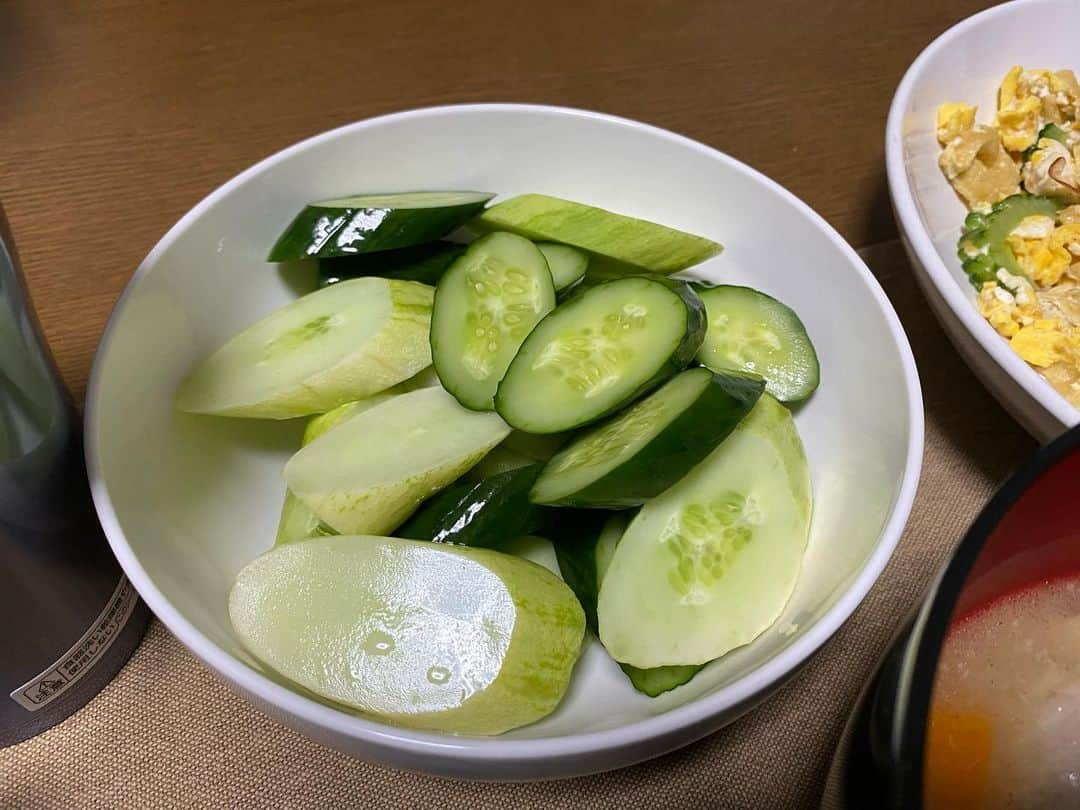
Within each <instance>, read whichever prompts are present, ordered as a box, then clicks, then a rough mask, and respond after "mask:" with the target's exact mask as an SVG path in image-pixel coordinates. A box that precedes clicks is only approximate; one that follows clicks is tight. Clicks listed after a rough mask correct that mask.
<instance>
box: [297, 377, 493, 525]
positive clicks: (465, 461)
mask: <svg viewBox="0 0 1080 810" xmlns="http://www.w3.org/2000/svg"><path fill="white" fill-rule="evenodd" d="M509 432H510V428H508V427H507V426H506V424H505V423H504V422H503V421H502V420H501V419H500V418H499V417H498V416H497V415H496V414H493V413H479V412H476V411H470V410H467V409H465V408H463V407H461V405H459V404H458V403H457V401H456V400H455V399H454V398H453V397H452V396H450V395H449V394H448V393H446V392H445V391H444V390H443V389H441V388H422V389H420V390H419V391H412V392H410V393H408V394H402V395H401V396H398V397H394V398H393V399H392V400H390V401H388V402H384V403H382V404H381V405H376V406H375V407H374V408H371V409H370V410H367V411H364V412H363V413H361V414H358V415H356V416H353V417H352V418H350V419H347V420H346V421H345V422H343V423H341V424H340V425H338V426H337V427H336V428H334V429H333V430H331V431H330V432H329V433H327V434H325V435H324V436H321V437H319V438H318V439H316V440H315V441H313V442H312V443H311V444H309V445H307V446H306V447H304V448H302V449H301V450H300V451H299V452H298V453H297V454H296V455H295V456H293V457H292V459H290V460H289V463H288V464H286V465H285V472H284V476H285V483H286V485H287V486H288V487H289V490H290V491H291V492H292V493H293V494H294V495H296V497H297V498H299V499H300V500H301V501H302V502H303V503H304V504H306V505H307V507H308V508H309V509H311V511H312V512H314V513H315V514H316V515H317V516H318V517H319V519H320V520H322V521H323V522H324V523H326V524H327V525H328V526H330V527H331V528H333V529H334V530H336V531H338V532H341V533H343V534H346V533H357V534H368V533H370V534H383V533H386V532H389V531H391V530H392V529H394V528H395V527H397V526H398V525H399V524H400V523H401V522H402V521H403V520H405V519H406V518H407V517H408V516H409V515H411V514H412V513H413V511H415V509H416V507H417V506H419V505H420V504H421V503H422V502H423V501H425V500H427V499H428V498H429V497H431V496H432V495H434V494H435V493H436V492H438V491H439V490H440V489H442V488H443V487H445V486H446V485H447V484H449V483H451V482H452V481H454V480H456V479H457V478H458V477H459V476H460V475H461V474H462V473H464V472H465V471H466V470H468V469H469V468H470V467H472V466H473V465H474V464H475V463H476V462H477V461H479V460H480V459H481V458H483V456H484V454H485V453H487V452H488V450H490V449H491V448H492V447H494V446H495V445H497V444H498V443H499V442H501V441H502V440H503V439H504V438H506V434H507V433H509Z"/></svg>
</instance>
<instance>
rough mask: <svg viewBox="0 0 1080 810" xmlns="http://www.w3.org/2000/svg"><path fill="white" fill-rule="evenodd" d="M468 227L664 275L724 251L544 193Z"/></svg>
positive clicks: (491, 211)
mask: <svg viewBox="0 0 1080 810" xmlns="http://www.w3.org/2000/svg"><path fill="white" fill-rule="evenodd" d="M470 227H471V228H474V229H476V230H480V231H512V232H513V233H519V234H521V235H522V236H525V237H528V238H529V239H536V240H541V241H548V242H559V243H561V244H564V245H572V246H573V247H578V248H581V249H582V250H587V251H589V252H590V253H596V254H599V255H600V256H607V257H610V258H612V259H615V260H616V261H620V262H625V263H626V264H632V265H634V266H635V267H641V268H643V269H645V270H652V271H654V272H656V273H663V274H665V275H667V274H669V273H674V272H677V271H679V270H685V269H686V268H687V267H691V266H692V265H695V264H698V263H699V262H703V261H705V260H706V259H708V258H710V257H712V256H715V255H716V254H718V253H719V252H720V251H721V250H723V247H722V246H721V245H718V244H717V243H716V242H713V241H711V240H709V239H706V238H705V237H703V236H695V235H694V234H692V233H686V232H684V231H677V230H675V229H674V228H668V227H666V226H664V225H657V224H656V223H655V222H648V221H646V220H644V219H635V218H633V217H627V216H623V215H622V214H615V213H612V212H611V211H605V210H604V209H603V208H596V207H594V206H591V205H583V204H582V203H577V202H571V201H570V200H561V199H559V198H558V197H547V196H545V195H543V194H525V195H523V196H521V197H513V198H512V199H509V200H506V201H505V202H501V203H499V204H497V205H493V206H491V208H488V209H487V210H486V211H484V213H483V214H481V215H480V216H479V217H477V218H476V219H474V220H473V221H472V223H470Z"/></svg>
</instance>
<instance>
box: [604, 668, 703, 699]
mask: <svg viewBox="0 0 1080 810" xmlns="http://www.w3.org/2000/svg"><path fill="white" fill-rule="evenodd" d="M619 666H620V667H621V668H622V671H623V672H625V673H626V677H627V678H629V679H630V683H632V684H633V685H634V688H635V689H637V690H638V691H639V692H644V693H645V694H646V695H648V696H649V697H658V696H660V695H662V694H664V692H670V691H671V690H672V689H674V688H675V687H676V686H682V685H683V684H684V683H689V681H690V680H691V679H692V678H693V677H694V676H695V675H697V674H698V673H699V672H701V670H702V668H703V667H704V666H705V665H704V664H694V665H693V666H684V667H651V668H650V669H638V668H637V667H632V666H630V665H629V664H619Z"/></svg>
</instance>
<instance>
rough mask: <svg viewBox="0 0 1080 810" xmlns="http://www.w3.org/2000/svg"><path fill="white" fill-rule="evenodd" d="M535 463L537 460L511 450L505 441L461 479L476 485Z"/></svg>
mask: <svg viewBox="0 0 1080 810" xmlns="http://www.w3.org/2000/svg"><path fill="white" fill-rule="evenodd" d="M535 463H536V459H532V458H529V457H528V456H523V455H522V454H521V453H518V452H516V451H514V450H511V449H510V448H509V447H507V446H506V442H505V441H504V442H503V443H502V444H500V445H499V446H498V447H494V448H492V450H491V452H489V453H488V454H487V455H486V456H484V457H483V458H482V459H480V461H478V462H477V463H476V466H475V467H473V468H472V469H471V470H469V471H468V472H467V473H465V475H463V476H462V477H461V480H462V481H469V482H471V483H474V484H475V483H478V482H480V481H483V480H484V479H485V478H490V477H491V476H493V475H498V474H499V473H504V472H509V471H510V470H516V469H518V468H520V467H528V466H529V465H530V464H535Z"/></svg>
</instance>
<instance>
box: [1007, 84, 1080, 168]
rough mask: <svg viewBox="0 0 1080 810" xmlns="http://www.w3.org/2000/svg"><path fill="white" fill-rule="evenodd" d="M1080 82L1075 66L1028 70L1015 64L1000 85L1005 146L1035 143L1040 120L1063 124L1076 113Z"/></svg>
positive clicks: (1014, 147)
mask: <svg viewBox="0 0 1080 810" xmlns="http://www.w3.org/2000/svg"><path fill="white" fill-rule="evenodd" d="M1078 99H1080V85H1078V83H1077V81H1076V76H1075V74H1073V72H1072V71H1071V70H1059V71H1055V72H1051V71H1049V70H1024V69H1023V68H1021V67H1020V66H1019V65H1016V66H1014V67H1013V68H1012V69H1011V70H1009V72H1008V73H1006V74H1005V78H1004V79H1003V80H1002V82H1001V87H1000V88H999V89H998V118H997V123H998V127H999V128H1000V129H1001V137H1002V140H1003V141H1004V143H1005V148H1006V149H1009V150H1010V151H1014V152H1019V151H1022V150H1024V149H1027V148H1028V147H1029V146H1031V145H1032V144H1033V143H1035V138H1036V136H1037V133H1038V131H1039V123H1040V120H1041V121H1043V122H1049V123H1054V124H1059V125H1060V124H1063V123H1065V122H1066V121H1067V120H1069V119H1072V118H1075V117H1076V110H1077V100H1078Z"/></svg>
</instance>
